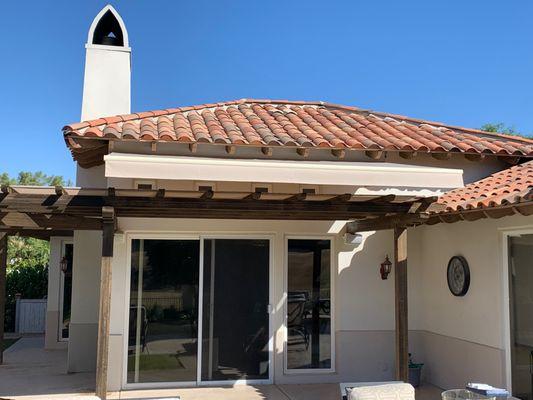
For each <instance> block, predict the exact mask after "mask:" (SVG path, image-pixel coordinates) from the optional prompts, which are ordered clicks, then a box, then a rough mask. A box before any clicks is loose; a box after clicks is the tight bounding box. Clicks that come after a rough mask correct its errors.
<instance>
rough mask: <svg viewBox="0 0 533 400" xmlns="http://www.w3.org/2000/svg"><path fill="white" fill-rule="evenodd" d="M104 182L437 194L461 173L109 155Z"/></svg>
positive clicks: (355, 165)
mask: <svg viewBox="0 0 533 400" xmlns="http://www.w3.org/2000/svg"><path fill="white" fill-rule="evenodd" d="M104 159H105V176H106V177H108V178H132V179H164V180H166V179H170V180H194V181H227V182H257V183H292V184H310V185H328V186H351V187H354V188H355V189H354V190H355V192H357V190H360V191H361V192H364V191H365V190H372V191H373V190H379V189H383V188H390V189H395V188H396V189H398V188H399V189H403V190H413V191H420V190H426V191H428V193H427V195H431V194H440V193H443V192H446V191H448V190H451V189H455V188H458V187H462V186H464V182H463V171H462V170H461V169H452V168H435V167H425V166H416V165H403V164H394V163H383V162H344V161H343V162H331V161H286V160H259V159H238V160H236V159H221V158H204V157H183V156H161V155H137V154H125V153H111V154H108V155H106V156H105V158H104Z"/></svg>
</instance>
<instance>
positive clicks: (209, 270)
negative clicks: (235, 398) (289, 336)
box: [201, 239, 269, 381]
mask: <svg viewBox="0 0 533 400" xmlns="http://www.w3.org/2000/svg"><path fill="white" fill-rule="evenodd" d="M203 276H204V285H203V300H202V304H203V311H202V368H201V380H202V381H236V380H241V379H246V380H266V379H268V378H269V312H268V311H269V310H268V309H269V305H268V302H269V241H268V240H249V239H206V240H204V269H203Z"/></svg>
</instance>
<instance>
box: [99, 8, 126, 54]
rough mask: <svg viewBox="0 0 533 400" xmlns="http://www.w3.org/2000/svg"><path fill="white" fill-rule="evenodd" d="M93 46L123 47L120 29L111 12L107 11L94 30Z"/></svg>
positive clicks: (122, 36)
mask: <svg viewBox="0 0 533 400" xmlns="http://www.w3.org/2000/svg"><path fill="white" fill-rule="evenodd" d="M93 44H101V45H105V46H120V47H123V46H124V34H123V32H122V27H121V26H120V23H119V22H118V20H117V18H116V17H115V15H114V14H113V13H112V12H111V10H107V12H106V13H105V14H104V15H103V16H102V18H100V20H99V21H98V23H97V25H96V28H95V29H94V34H93Z"/></svg>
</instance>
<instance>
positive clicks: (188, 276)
mask: <svg viewBox="0 0 533 400" xmlns="http://www.w3.org/2000/svg"><path fill="white" fill-rule="evenodd" d="M202 241H203V242H202ZM269 247H270V242H269V240H266V239H265V240H263V239H257V240H256V239H205V240H198V239H197V240H187V239H133V240H132V242H131V276H130V305H129V327H128V346H127V349H128V354H127V376H126V382H127V383H128V384H130V383H133V384H135V383H155V382H182V383H190V384H194V383H196V382H201V381H237V380H243V379H246V380H268V379H269V367H270V348H269V343H270V342H269V338H270V335H269V290H270V289H269V280H270V279H269V265H270V260H269V258H270V255H269ZM201 249H203V250H201ZM201 260H203V262H202V261H201ZM202 276H203V279H202ZM199 338H201V340H199Z"/></svg>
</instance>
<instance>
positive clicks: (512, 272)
mask: <svg viewBox="0 0 533 400" xmlns="http://www.w3.org/2000/svg"><path fill="white" fill-rule="evenodd" d="M509 284H510V301H511V305H510V306H511V307H510V316H511V364H512V366H511V368H512V369H511V371H512V383H513V396H515V397H517V398H520V399H523V400H526V399H527V400H533V235H522V236H520V237H511V238H509Z"/></svg>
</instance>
